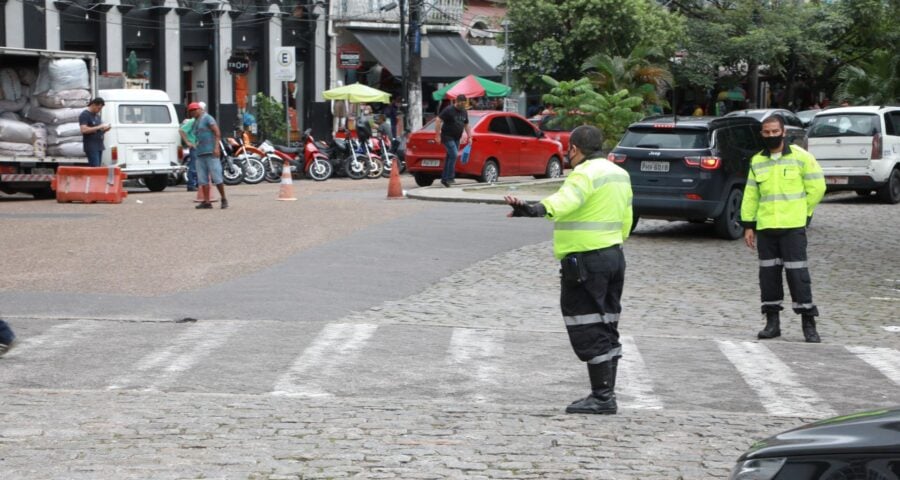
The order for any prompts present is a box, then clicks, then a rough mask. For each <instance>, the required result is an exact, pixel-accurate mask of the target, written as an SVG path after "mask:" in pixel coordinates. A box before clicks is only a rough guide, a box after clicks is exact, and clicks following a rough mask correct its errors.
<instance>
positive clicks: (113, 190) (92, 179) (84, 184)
mask: <svg viewBox="0 0 900 480" xmlns="http://www.w3.org/2000/svg"><path fill="white" fill-rule="evenodd" d="M123 180H125V174H124V173H122V170H120V169H119V167H113V168H109V167H59V168H58V169H56V178H54V179H53V181H52V182H51V183H50V187H51V188H52V189H54V190H56V201H57V202H59V203H67V202H84V203H95V202H100V203H122V200H123V199H125V197H127V196H128V192H126V191H125V190H123V189H122V181H123Z"/></svg>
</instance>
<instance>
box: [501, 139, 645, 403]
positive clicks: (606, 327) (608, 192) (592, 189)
mask: <svg viewBox="0 0 900 480" xmlns="http://www.w3.org/2000/svg"><path fill="white" fill-rule="evenodd" d="M602 146H603V134H602V133H601V132H600V130H599V129H597V128H596V127H593V126H580V127H578V128H576V129H575V130H573V131H572V136H571V139H570V147H569V152H568V153H569V159H570V161H571V164H572V167H573V168H574V170H573V171H572V172H571V173H570V174H569V176H568V177H567V178H566V180H565V182H564V183H563V185H562V187H560V189H559V190H558V191H557V192H556V193H554V194H553V195H551V196H549V197H547V198H545V199H543V200H541V201H540V202H536V203H527V202H524V201H522V200H520V199H518V198H515V197H511V196H507V197H506V203H508V204H509V205H510V206H512V208H513V211H512V212H511V213H510V214H509V215H508V216H510V217H546V218H548V219H549V220H552V221H553V222H554V226H553V253H554V255H555V256H556V258H557V259H559V260H560V266H561V269H560V273H561V282H560V283H561V295H560V307H561V309H562V315H563V320H565V323H566V330H567V331H568V333H569V341H570V342H571V344H572V348H573V349H574V350H575V354H576V355H577V356H578V358H579V359H581V360H582V361H583V362H586V363H587V367H588V376H589V378H590V382H591V394H590V395H588V396H587V397H584V398H582V399H579V400H576V401H575V402H573V403H572V404H571V405H569V406H568V407H567V408H566V413H596V414H615V413H616V411H617V410H618V407H617V405H616V395H615V386H616V370H617V367H618V363H619V358H620V357H621V356H622V344H620V343H619V330H618V326H619V315H620V314H621V312H622V306H621V304H620V302H619V300H620V299H621V297H622V289H623V286H624V284H625V255H624V253H623V251H622V244H623V243H624V241H625V239H626V238H628V235H629V233H631V225H632V210H631V199H632V193H631V179H630V177H629V176H628V173H627V172H626V171H625V170H623V169H622V168H620V167H618V166H617V165H615V164H613V163H612V162H610V161H608V160H607V159H606V158H605V157H604V156H603V153H602V151H601V149H602Z"/></svg>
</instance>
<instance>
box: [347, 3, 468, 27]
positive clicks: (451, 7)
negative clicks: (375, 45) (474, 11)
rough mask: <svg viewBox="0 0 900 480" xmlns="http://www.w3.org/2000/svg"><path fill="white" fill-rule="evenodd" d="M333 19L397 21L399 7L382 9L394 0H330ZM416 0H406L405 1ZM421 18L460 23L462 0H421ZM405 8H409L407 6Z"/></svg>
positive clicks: (440, 22)
mask: <svg viewBox="0 0 900 480" xmlns="http://www.w3.org/2000/svg"><path fill="white" fill-rule="evenodd" d="M332 1H333V2H334V20H335V21H338V22H353V21H357V22H381V23H395V24H396V23H399V22H400V9H399V8H397V7H394V8H392V9H391V10H383V9H382V8H383V7H384V6H385V5H390V4H391V3H395V4H396V1H394V0H332ZM414 1H416V0H408V2H407V3H410V2H414ZM422 3H423V5H422V12H423V15H422V19H423V22H424V23H425V24H426V25H427V24H442V25H460V24H461V23H462V16H463V2H462V0H422ZM407 8H409V7H408V6H407Z"/></svg>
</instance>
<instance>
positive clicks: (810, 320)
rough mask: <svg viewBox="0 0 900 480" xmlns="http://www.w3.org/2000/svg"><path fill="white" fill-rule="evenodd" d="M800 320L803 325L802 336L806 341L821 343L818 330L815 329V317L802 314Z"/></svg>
mask: <svg viewBox="0 0 900 480" xmlns="http://www.w3.org/2000/svg"><path fill="white" fill-rule="evenodd" d="M800 321H801V323H802V325H803V337H804V338H806V343H822V339H821V338H819V332H817V331H816V317H814V316H812V315H802V316H801V317H800Z"/></svg>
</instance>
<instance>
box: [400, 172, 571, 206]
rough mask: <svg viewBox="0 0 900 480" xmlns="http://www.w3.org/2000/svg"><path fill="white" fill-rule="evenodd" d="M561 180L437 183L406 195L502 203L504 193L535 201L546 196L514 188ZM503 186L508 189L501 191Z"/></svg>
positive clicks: (438, 199) (454, 200) (418, 197)
mask: <svg viewBox="0 0 900 480" xmlns="http://www.w3.org/2000/svg"><path fill="white" fill-rule="evenodd" d="M562 181H563V179H562V178H548V179H542V180H532V181H525V182H497V183H493V184H487V183H464V184H461V185H454V186H452V187H449V188H447V187H444V186H441V185H437V186H430V187H419V188H414V189H412V190H408V191H407V192H406V196H407V197H408V198H412V199H416V200H426V201H436V202H463V203H488V204H498V205H502V204H505V203H506V202H505V201H504V200H503V196H504V195H514V196H516V197H518V198H521V199H522V200H525V201H529V202H536V201H538V200H541V199H542V198H544V197H546V195H543V194H542V195H538V194H533V193H525V192H516V188H517V187H520V186H530V185H540V184H544V183H554V182H555V183H560V184H561V183H562ZM504 187H506V188H507V189H510V190H507V191H501V189H502V188H504ZM488 192H491V193H488Z"/></svg>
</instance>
